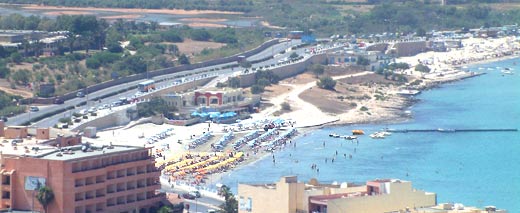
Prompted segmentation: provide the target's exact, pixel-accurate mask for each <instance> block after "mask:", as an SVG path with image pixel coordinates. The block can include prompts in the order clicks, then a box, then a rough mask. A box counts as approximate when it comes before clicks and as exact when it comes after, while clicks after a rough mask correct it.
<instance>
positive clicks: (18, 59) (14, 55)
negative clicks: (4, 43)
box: [11, 52, 23, 64]
mask: <svg viewBox="0 0 520 213" xmlns="http://www.w3.org/2000/svg"><path fill="white" fill-rule="evenodd" d="M22 60H23V56H22V54H20V53H19V52H13V53H11V62H13V63H15V64H20V63H21V62H22Z"/></svg>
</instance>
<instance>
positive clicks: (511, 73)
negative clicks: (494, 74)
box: [501, 70, 514, 75]
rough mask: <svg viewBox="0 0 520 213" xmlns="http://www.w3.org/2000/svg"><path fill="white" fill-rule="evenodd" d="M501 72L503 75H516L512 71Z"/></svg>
mask: <svg viewBox="0 0 520 213" xmlns="http://www.w3.org/2000/svg"><path fill="white" fill-rule="evenodd" d="M501 72H502V74H508V75H513V74H514V72H513V71H511V70H502V71H501Z"/></svg>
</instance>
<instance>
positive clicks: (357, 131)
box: [352, 129, 365, 135]
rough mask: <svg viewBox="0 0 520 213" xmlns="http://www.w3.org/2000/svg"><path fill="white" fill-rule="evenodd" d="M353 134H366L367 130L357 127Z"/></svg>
mask: <svg viewBox="0 0 520 213" xmlns="http://www.w3.org/2000/svg"><path fill="white" fill-rule="evenodd" d="M352 134H353V135H364V134H365V132H363V130H360V129H355V130H352Z"/></svg>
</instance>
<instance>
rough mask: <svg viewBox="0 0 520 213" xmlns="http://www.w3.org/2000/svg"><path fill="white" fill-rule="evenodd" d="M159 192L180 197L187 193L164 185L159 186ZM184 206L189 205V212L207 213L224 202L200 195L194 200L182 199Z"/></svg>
mask: <svg viewBox="0 0 520 213" xmlns="http://www.w3.org/2000/svg"><path fill="white" fill-rule="evenodd" d="M161 185H162V186H161V191H162V192H166V193H174V194H179V195H182V194H183V193H188V191H187V190H182V189H179V188H171V187H170V186H168V185H166V184H161ZM183 202H184V204H186V203H188V204H189V205H190V212H204V213H206V212H208V210H209V209H213V210H217V209H219V206H220V205H221V204H223V203H224V202H223V201H222V200H219V199H215V198H212V197H210V196H205V195H204V194H202V195H201V197H200V198H196V199H194V200H190V199H184V201H183Z"/></svg>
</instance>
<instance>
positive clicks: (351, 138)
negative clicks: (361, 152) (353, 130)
mask: <svg viewBox="0 0 520 213" xmlns="http://www.w3.org/2000/svg"><path fill="white" fill-rule="evenodd" d="M345 139H346V140H357V136H354V135H349V136H347V137H345Z"/></svg>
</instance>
